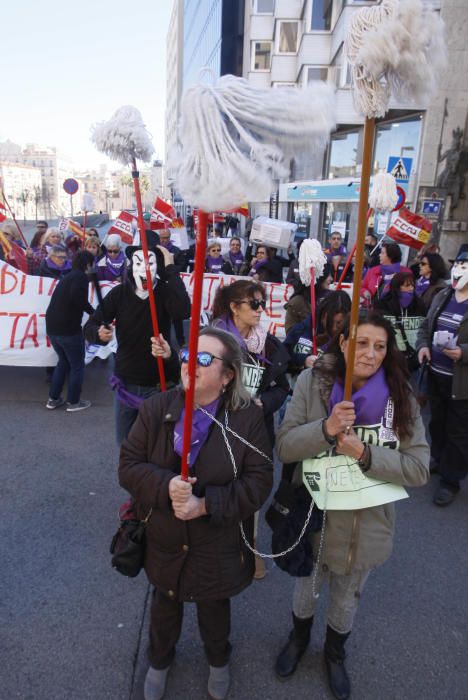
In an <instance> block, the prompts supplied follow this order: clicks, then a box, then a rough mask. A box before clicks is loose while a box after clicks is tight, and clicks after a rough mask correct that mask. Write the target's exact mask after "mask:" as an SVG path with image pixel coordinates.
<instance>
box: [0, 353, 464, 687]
mask: <svg viewBox="0 0 468 700" xmlns="http://www.w3.org/2000/svg"><path fill="white" fill-rule="evenodd" d="M108 372H109V367H108V365H107V364H105V363H102V362H101V361H99V360H97V361H95V362H94V363H93V364H92V365H91V366H90V367H88V368H87V370H86V379H85V387H84V391H83V398H89V399H91V400H92V402H93V406H92V407H91V408H90V409H89V410H87V411H83V412H81V413H76V414H69V413H66V412H65V411H64V410H63V409H62V410H60V409H58V410H56V411H47V410H46V409H45V402H46V398H47V385H46V383H45V371H44V369H41V368H16V367H15V368H13V367H0V440H1V443H0V444H1V446H2V449H1V457H2V459H1V467H0V506H1V518H0V630H1V635H0V698H1V700H7V699H8V700H10V699H11V698H21V699H23V700H65V699H67V700H88V699H89V700H107V699H108V698H109V699H110V698H112V699H113V700H142V697H143V695H142V683H143V678H144V674H145V671H146V659H145V646H146V637H147V629H146V627H147V613H148V611H147V601H148V593H149V589H148V585H147V583H146V580H145V577H144V575H143V574H142V575H140V576H139V577H138V578H137V579H135V580H129V579H125V578H124V577H122V576H120V575H119V574H117V573H115V572H114V571H113V570H112V569H111V567H110V557H109V554H108V547H109V542H110V539H111V537H112V535H113V533H114V531H115V529H116V526H117V507H118V505H119V503H120V502H121V501H122V500H124V492H122V491H121V489H120V488H119V486H118V484H117V477H116V465H117V460H118V452H117V448H116V446H115V443H114V432H113V417H112V405H111V393H110V390H109V389H108V388H107V385H106V376H107V374H108ZM434 482H435V479H433V480H432V483H431V484H429V485H428V486H426V487H424V488H421V489H413V490H412V491H411V496H410V498H409V499H407V500H406V501H401V502H400V503H398V505H397V510H398V524H397V535H396V541H395V550H394V554H393V556H392V557H391V559H390V560H389V561H388V562H387V564H385V565H384V566H382V567H381V568H379V569H378V570H376V571H375V572H374V573H373V574H372V575H371V577H370V579H369V581H368V583H367V587H366V589H365V591H364V594H363V597H362V602H361V607H360V611H359V613H358V616H357V619H356V623H355V630H354V631H353V634H352V635H351V637H350V639H349V642H348V645H347V646H348V651H349V655H348V669H349V672H350V675H351V680H352V684H353V698H355V699H359V700H375V699H379V700H408V699H410V700H412V699H413V698H414V699H415V700H419V699H420V698H421V699H422V698H424V700H428V699H432V698H448V699H450V700H462V699H465V698H468V673H467V654H466V649H467V647H468V635H467V631H468V612H467V611H468V547H467V542H468V488H467V485H465V486H464V489H463V490H462V492H461V493H460V495H459V497H458V498H457V500H456V501H455V503H454V504H453V505H452V506H451V507H449V508H448V509H439V508H437V507H435V506H433V505H432V503H431V494H432V491H433V489H434V486H435V483H434ZM260 545H261V546H263V547H264V548H266V550H267V551H269V542H268V534H267V531H266V530H265V528H263V531H262V532H261V537H260ZM292 585H293V580H292V579H291V578H290V577H289V576H287V575H286V574H283V573H282V572H281V571H280V570H279V569H277V568H275V567H274V566H272V565H271V564H269V568H268V574H267V577H266V578H265V579H264V580H263V581H261V582H255V583H253V584H252V586H251V587H250V588H249V589H248V590H247V591H245V592H244V593H243V594H241V595H240V596H238V597H237V598H236V599H235V600H234V601H233V616H232V628H233V629H232V642H233V646H234V651H233V657H232V688H231V692H230V694H229V698H230V700H250V699H257V698H258V699H260V698H261V699H262V700H286V699H289V698H290V697H294V698H295V699H296V700H306V699H307V700H309V698H311V697H315V698H329V697H331V696H330V694H329V692H328V689H327V686H326V679H325V673H324V666H323V660H322V651H321V649H322V644H323V639H324V631H325V603H326V599H325V598H324V599H323V600H322V601H321V607H320V612H319V614H318V616H317V620H316V624H315V626H314V630H313V638H312V642H311V645H310V648H309V650H308V651H307V652H306V654H305V656H304V658H303V661H302V662H301V665H300V667H299V669H298V671H297V673H296V674H295V676H294V677H293V678H292V679H291V680H290V681H288V682H283V683H281V682H279V681H278V680H277V679H276V678H275V676H274V673H273V670H272V665H273V661H274V657H275V655H276V653H277V652H278V650H279V649H280V647H281V645H282V644H283V642H284V641H285V638H286V636H287V633H288V630H289V625H290V607H291V591H292ZM194 613H195V611H194V609H193V607H191V606H187V613H186V619H185V621H184V629H183V633H182V638H181V640H180V643H179V647H178V652H177V657H176V661H175V662H174V665H173V668H172V670H171V674H170V677H169V682H168V688H167V694H166V698H168V700H170V699H171V698H173V699H177V700H179V699H181V698H190V699H191V700H198V699H199V698H201V699H203V698H206V697H207V694H206V679H207V664H206V661H205V659H204V656H203V650H202V646H201V642H200V640H199V635H198V631H197V627H196V621H195V614H194Z"/></svg>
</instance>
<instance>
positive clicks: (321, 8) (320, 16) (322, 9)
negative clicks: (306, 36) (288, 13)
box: [310, 0, 333, 32]
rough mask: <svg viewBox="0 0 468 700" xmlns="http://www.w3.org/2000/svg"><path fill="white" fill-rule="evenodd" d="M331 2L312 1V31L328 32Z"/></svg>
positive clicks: (330, 0) (323, 0) (324, 0)
mask: <svg viewBox="0 0 468 700" xmlns="http://www.w3.org/2000/svg"><path fill="white" fill-rule="evenodd" d="M332 10H333V0H312V17H311V22H310V28H311V29H312V31H315V32H317V31H319V32H320V31H322V32H328V31H330V28H331V19H332Z"/></svg>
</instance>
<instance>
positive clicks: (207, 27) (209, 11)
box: [183, 0, 244, 90]
mask: <svg viewBox="0 0 468 700" xmlns="http://www.w3.org/2000/svg"><path fill="white" fill-rule="evenodd" d="M243 33H244V0H185V2H184V68H183V89H184V90H185V89H186V88H188V87H190V85H193V84H194V83H196V82H197V81H198V79H199V74H200V70H201V69H202V68H210V69H211V70H212V71H213V73H214V75H215V77H218V76H220V75H225V74H226V73H232V74H234V75H242V47H243Z"/></svg>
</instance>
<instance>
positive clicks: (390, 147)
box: [374, 114, 422, 175]
mask: <svg viewBox="0 0 468 700" xmlns="http://www.w3.org/2000/svg"><path fill="white" fill-rule="evenodd" d="M421 124H422V118H421V115H419V114H418V115H415V116H413V117H410V118H409V119H401V120H400V121H394V122H386V123H385V122H383V123H380V124H378V125H377V127H376V134H375V151H374V172H378V171H379V170H381V169H383V170H384V171H386V170H387V164H388V159H389V158H390V157H391V156H394V157H395V156H398V157H400V158H411V159H412V161H413V164H412V169H414V168H415V165H416V162H417V158H418V152H419V139H420V134H421ZM408 175H410V173H408Z"/></svg>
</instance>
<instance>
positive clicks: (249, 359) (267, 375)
mask: <svg viewBox="0 0 468 700" xmlns="http://www.w3.org/2000/svg"><path fill="white" fill-rule="evenodd" d="M265 308H266V301H265V288H264V286H263V285H262V284H260V283H259V282H251V281H249V280H239V281H238V282H234V283H233V284H229V285H225V286H224V287H218V290H217V291H216V296H215V299H214V303H213V326H215V327H216V328H222V329H223V330H226V331H229V333H232V334H233V335H235V336H236V338H237V341H238V343H239V344H240V346H241V348H242V351H243V364H242V378H243V381H244V386H245V387H246V388H247V390H248V392H249V394H250V395H251V396H252V397H253V398H254V400H255V402H256V403H258V405H259V406H262V408H263V413H264V415H265V420H266V424H267V428H268V433H269V435H270V439H271V444H272V445H273V444H274V441H275V432H274V428H273V416H274V413H275V412H276V411H278V410H279V409H280V408H281V406H282V405H283V402H284V401H285V399H286V397H287V395H288V393H289V383H288V380H287V379H286V372H287V368H288V361H289V355H288V352H287V351H286V349H285V348H284V346H283V344H282V343H281V342H280V341H279V340H278V339H277V338H275V337H274V336H273V335H271V333H268V332H267V331H266V330H265V328H263V327H262V326H261V325H260V320H261V317H262V313H263V312H264V311H265Z"/></svg>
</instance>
